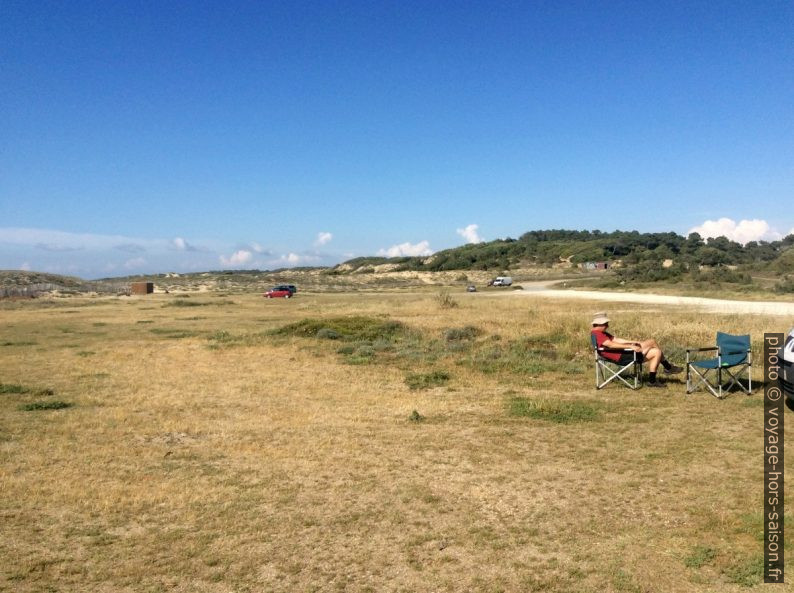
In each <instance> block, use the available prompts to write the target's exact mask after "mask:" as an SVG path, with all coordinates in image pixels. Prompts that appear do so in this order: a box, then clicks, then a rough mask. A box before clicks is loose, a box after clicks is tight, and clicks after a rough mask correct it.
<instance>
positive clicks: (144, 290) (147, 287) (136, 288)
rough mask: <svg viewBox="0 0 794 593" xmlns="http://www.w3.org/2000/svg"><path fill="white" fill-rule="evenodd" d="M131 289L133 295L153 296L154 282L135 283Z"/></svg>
mask: <svg viewBox="0 0 794 593" xmlns="http://www.w3.org/2000/svg"><path fill="white" fill-rule="evenodd" d="M130 288H131V292H132V294H152V293H153V292H154V282H133V283H132V285H131V287H130Z"/></svg>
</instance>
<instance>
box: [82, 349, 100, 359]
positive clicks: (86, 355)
mask: <svg viewBox="0 0 794 593" xmlns="http://www.w3.org/2000/svg"><path fill="white" fill-rule="evenodd" d="M94 354H96V352H92V351H91V350H81V351H80V352H77V356H82V357H83V358H85V357H88V356H93V355H94Z"/></svg>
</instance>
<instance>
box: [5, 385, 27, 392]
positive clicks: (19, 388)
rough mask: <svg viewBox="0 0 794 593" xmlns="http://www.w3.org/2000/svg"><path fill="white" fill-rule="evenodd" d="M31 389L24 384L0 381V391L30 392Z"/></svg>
mask: <svg viewBox="0 0 794 593" xmlns="http://www.w3.org/2000/svg"><path fill="white" fill-rule="evenodd" d="M29 391H30V389H28V388H27V387H23V386H22V385H15V384H9V383H0V393H28V392H29Z"/></svg>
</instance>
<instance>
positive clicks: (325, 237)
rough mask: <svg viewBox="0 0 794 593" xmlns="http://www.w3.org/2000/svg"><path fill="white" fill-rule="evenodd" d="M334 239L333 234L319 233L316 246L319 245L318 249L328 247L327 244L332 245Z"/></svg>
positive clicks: (315, 242)
mask: <svg viewBox="0 0 794 593" xmlns="http://www.w3.org/2000/svg"><path fill="white" fill-rule="evenodd" d="M333 238H334V236H333V235H332V234H331V233H327V232H324V231H323V232H319V233H317V239H316V240H315V241H314V244H315V245H317V246H318V247H319V246H321V245H326V244H327V243H330V242H331V239H333Z"/></svg>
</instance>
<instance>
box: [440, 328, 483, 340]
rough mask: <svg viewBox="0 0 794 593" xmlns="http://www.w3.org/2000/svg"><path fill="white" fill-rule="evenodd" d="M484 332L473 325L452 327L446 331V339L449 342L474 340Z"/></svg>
mask: <svg viewBox="0 0 794 593" xmlns="http://www.w3.org/2000/svg"><path fill="white" fill-rule="evenodd" d="M480 333H482V332H481V331H480V330H479V329H478V328H476V327H474V326H473V325H465V326H463V327H451V328H449V329H447V330H445V331H444V339H445V340H446V341H447V342H459V341H462V340H473V339H474V338H476V337H477V336H479V335H480Z"/></svg>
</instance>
